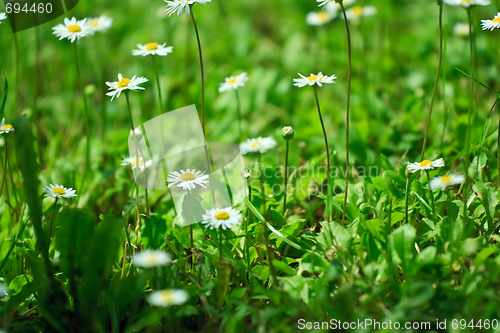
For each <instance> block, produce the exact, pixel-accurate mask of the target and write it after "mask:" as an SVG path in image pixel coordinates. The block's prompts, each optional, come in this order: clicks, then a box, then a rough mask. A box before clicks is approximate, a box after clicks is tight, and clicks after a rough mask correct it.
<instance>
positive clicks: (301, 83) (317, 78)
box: [293, 72, 337, 88]
mask: <svg viewBox="0 0 500 333" xmlns="http://www.w3.org/2000/svg"><path fill="white" fill-rule="evenodd" d="M298 74H299V75H300V78H298V79H293V82H295V83H294V84H293V85H294V86H296V87H299V88H302V87H305V86H312V85H314V84H317V85H318V86H320V87H321V86H323V83H335V82H334V81H333V80H335V79H336V78H337V76H335V75H331V76H328V75H323V73H322V72H319V73H318V74H313V73H311V75H309V76H308V77H305V76H304V75H302V74H300V73H298Z"/></svg>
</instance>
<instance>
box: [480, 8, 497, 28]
mask: <svg viewBox="0 0 500 333" xmlns="http://www.w3.org/2000/svg"><path fill="white" fill-rule="evenodd" d="M481 27H482V28H483V30H486V29H488V30H491V31H493V30H494V29H496V28H500V12H498V13H497V14H496V15H495V17H494V18H493V20H481Z"/></svg>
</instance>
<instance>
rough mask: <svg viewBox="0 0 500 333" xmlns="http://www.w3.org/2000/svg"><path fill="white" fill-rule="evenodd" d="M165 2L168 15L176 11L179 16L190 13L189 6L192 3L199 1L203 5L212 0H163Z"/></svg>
mask: <svg viewBox="0 0 500 333" xmlns="http://www.w3.org/2000/svg"><path fill="white" fill-rule="evenodd" d="M163 1H165V2H166V3H167V9H166V12H167V14H168V16H170V15H172V14H173V13H177V15H178V16H181V15H182V14H183V13H186V15H189V14H191V9H190V6H191V5H192V4H194V3H201V4H202V5H205V4H206V3H207V2H211V1H212V0H163Z"/></svg>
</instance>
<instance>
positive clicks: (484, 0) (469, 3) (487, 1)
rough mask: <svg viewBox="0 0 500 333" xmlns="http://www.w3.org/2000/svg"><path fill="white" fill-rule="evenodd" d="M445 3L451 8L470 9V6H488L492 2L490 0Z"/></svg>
mask: <svg viewBox="0 0 500 333" xmlns="http://www.w3.org/2000/svg"><path fill="white" fill-rule="evenodd" d="M444 3H446V4H448V5H450V6H462V7H465V8H469V7H470V6H475V5H478V6H487V5H489V4H490V3H491V2H490V0H444Z"/></svg>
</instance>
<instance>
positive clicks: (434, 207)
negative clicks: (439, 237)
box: [425, 170, 437, 222]
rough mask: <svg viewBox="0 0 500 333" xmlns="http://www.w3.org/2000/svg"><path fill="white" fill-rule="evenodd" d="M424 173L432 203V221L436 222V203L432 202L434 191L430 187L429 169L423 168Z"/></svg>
mask: <svg viewBox="0 0 500 333" xmlns="http://www.w3.org/2000/svg"><path fill="white" fill-rule="evenodd" d="M425 173H426V174H427V183H428V186H429V194H430V197H431V205H432V213H433V214H434V222H437V214H436V204H435V202H434V193H433V192H432V188H431V176H430V174H429V170H425Z"/></svg>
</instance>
